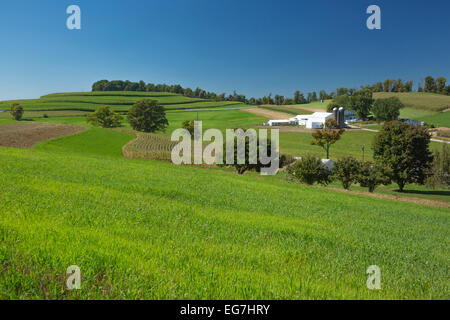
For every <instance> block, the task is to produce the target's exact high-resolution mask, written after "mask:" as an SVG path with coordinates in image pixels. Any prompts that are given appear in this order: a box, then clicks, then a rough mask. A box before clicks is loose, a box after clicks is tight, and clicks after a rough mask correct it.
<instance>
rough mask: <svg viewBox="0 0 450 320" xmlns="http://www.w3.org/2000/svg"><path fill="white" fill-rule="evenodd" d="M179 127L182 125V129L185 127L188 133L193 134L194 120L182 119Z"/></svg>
mask: <svg viewBox="0 0 450 320" xmlns="http://www.w3.org/2000/svg"><path fill="white" fill-rule="evenodd" d="M181 127H182V128H183V129H186V130H187V131H189V133H190V134H191V136H193V135H194V120H191V121H189V120H184V121H183V122H182V123H181Z"/></svg>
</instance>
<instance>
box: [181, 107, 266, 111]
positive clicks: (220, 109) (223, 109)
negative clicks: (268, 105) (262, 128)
mask: <svg viewBox="0 0 450 320" xmlns="http://www.w3.org/2000/svg"><path fill="white" fill-rule="evenodd" d="M254 108H258V107H241V108H214V109H186V110H184V109H183V110H173V112H200V111H228V110H242V109H254Z"/></svg>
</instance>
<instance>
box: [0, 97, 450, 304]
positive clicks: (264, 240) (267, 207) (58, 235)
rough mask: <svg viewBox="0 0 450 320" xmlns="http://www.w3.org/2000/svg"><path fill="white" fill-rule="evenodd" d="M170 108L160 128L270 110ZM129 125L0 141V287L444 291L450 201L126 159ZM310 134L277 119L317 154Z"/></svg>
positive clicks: (57, 291) (297, 294)
mask: <svg viewBox="0 0 450 320" xmlns="http://www.w3.org/2000/svg"><path fill="white" fill-rule="evenodd" d="M109 94H110V93H108V95H107V96H106V97H107V98H108V99H110V97H111V95H109ZM60 96H61V97H62V98H64V97H65V96H64V95H51V97H55V98H58V99H59V98H61V97H60ZM82 97H84V96H82ZM99 97H103V96H102V95H99ZM106 97H105V99H106ZM118 97H121V98H120V99H122V96H121V95H118ZM44 98H45V97H44ZM44 98H43V99H44ZM87 98H88V99H91V98H92V97H91V96H90V95H89V94H87ZM94 98H97V97H94ZM125 98H126V99H128V98H130V97H128V96H127V97H125ZM131 98H136V97H133V96H132V95H131ZM171 99H175V98H173V97H172V98H171ZM177 99H178V98H177ZM77 103H78V102H77ZM196 103H198V102H193V104H196ZM205 103H208V102H205ZM183 105H185V104H184V103H183ZM28 112H30V114H29V116H30V117H29V119H28V120H31V121H45V122H57V123H66V124H76V125H86V122H85V118H84V117H83V116H80V115H79V114H78V115H72V114H70V112H73V111H72V110H68V111H67V110H57V111H49V112H48V113H49V116H50V117H49V118H42V116H41V115H40V112H42V111H28ZM31 112H33V113H31ZM50 112H62V113H61V114H50ZM65 112H69V113H65ZM78 112H80V111H78ZM81 112H83V111H81ZM167 118H168V120H169V123H170V125H169V127H168V128H167V130H166V132H165V133H164V135H165V137H167V136H168V135H170V134H171V132H172V131H173V130H174V129H176V128H179V127H180V126H181V122H182V121H183V120H195V119H197V118H198V119H199V120H202V121H203V129H208V128H218V129H220V130H222V131H224V130H225V129H226V128H237V127H242V128H251V127H255V126H258V125H261V123H262V122H264V121H265V120H266V119H265V118H263V117H261V116H257V115H254V114H251V113H248V112H245V111H239V110H232V111H201V112H180V111H178V112H168V113H167ZM4 123H13V121H11V120H6V119H3V120H2V119H1V118H0V125H1V124H4ZM129 129H130V128H129V126H128V125H125V127H124V128H123V129H119V130H110V129H102V128H92V127H91V128H90V129H89V130H87V131H83V132H81V133H78V134H75V135H71V136H66V137H63V138H58V139H53V140H49V141H45V142H41V143H39V144H38V145H37V146H36V147H35V149H32V150H22V149H13V148H5V147H0V212H1V214H0V268H1V269H2V271H3V272H2V273H1V274H0V299H75V298H77V299H80V298H81V299H143V298H151V299H449V298H450V295H449V281H448V279H449V269H448V263H449V252H448V247H449V238H448V231H449V228H450V216H449V214H450V208H445V207H432V206H425V205H419V204H414V203H406V202H399V201H395V200H388V199H379V198H375V197H368V196H363V195H355V194H348V193H342V192H338V191H335V190H333V189H332V188H328V189H324V188H316V187H307V186H303V185H298V184H292V183H289V182H287V181H286V178H285V175H284V173H283V172H281V173H280V174H278V175H276V176H260V175H259V174H257V173H251V172H250V173H248V174H245V175H244V176H239V175H237V174H235V173H234V171H233V170H232V169H228V168H214V167H211V168H203V167H194V166H175V165H173V164H172V163H170V162H161V161H152V160H141V159H127V158H124V157H123V156H122V147H123V146H124V145H125V144H127V143H128V142H130V141H131V140H133V139H134V138H135V137H134V136H133V135H131V134H128V131H129ZM374 135H375V133H373V132H367V131H351V132H345V133H344V135H343V137H342V139H341V140H340V141H338V142H337V143H336V144H335V145H334V146H332V148H331V150H330V154H331V157H332V158H336V157H341V156H344V155H348V154H351V155H353V156H355V157H357V158H359V159H361V157H362V151H361V147H362V145H363V144H364V145H365V146H366V152H365V159H371V157H372V152H371V148H370V145H371V142H372V140H373V137H374ZM311 139H312V138H311V134H310V133H302V132H281V133H280V143H281V152H284V153H290V154H292V155H294V156H303V155H305V154H314V155H317V156H324V151H323V150H322V149H321V148H320V147H317V146H312V145H310V141H311ZM137 142H139V141H137ZM144 143H146V142H145V141H144ZM440 146H441V144H438V143H432V148H437V147H440ZM331 187H336V188H339V186H338V184H337V183H333V184H332V185H331ZM352 189H353V190H358V191H359V190H365V189H362V188H360V187H358V186H352ZM395 189H396V188H395V186H387V187H379V188H378V189H377V192H379V193H383V194H388V195H396V192H395ZM399 196H405V197H407V196H413V197H422V198H424V199H435V200H441V201H448V191H446V190H441V189H439V190H430V189H425V188H424V187H420V186H415V185H410V186H407V187H406V192H405V194H404V195H399ZM70 265H78V266H80V268H81V274H82V283H81V285H82V289H81V290H79V291H68V290H65V287H64V286H65V272H66V269H67V267H68V266H70ZM370 265H378V266H379V267H380V268H381V272H382V290H379V291H376V290H375V291H372V290H368V289H367V287H366V280H367V275H366V269H367V267H368V266H370Z"/></svg>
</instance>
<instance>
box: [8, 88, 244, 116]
mask: <svg viewBox="0 0 450 320" xmlns="http://www.w3.org/2000/svg"><path fill="white" fill-rule="evenodd" d="M141 99H153V100H157V101H158V102H159V103H160V104H162V105H164V106H165V107H166V109H167V110H185V109H201V108H223V107H231V106H232V107H238V106H243V105H242V104H241V103H239V102H232V101H213V100H206V99H197V98H189V97H185V96H182V95H179V94H173V93H162V92H73V93H55V94H49V95H45V96H42V97H40V98H39V99H30V100H11V101H2V102H0V109H2V108H4V109H7V110H9V107H10V105H11V104H12V103H19V104H20V105H22V106H23V107H24V109H25V117H27V116H28V114H27V111H35V112H36V111H41V112H42V111H83V112H91V111H95V110H96V109H98V108H99V107H101V106H104V105H109V106H111V107H113V109H115V110H116V111H121V112H125V111H127V110H128V109H129V108H130V107H131V106H132V105H133V104H134V103H135V102H136V101H138V100H141Z"/></svg>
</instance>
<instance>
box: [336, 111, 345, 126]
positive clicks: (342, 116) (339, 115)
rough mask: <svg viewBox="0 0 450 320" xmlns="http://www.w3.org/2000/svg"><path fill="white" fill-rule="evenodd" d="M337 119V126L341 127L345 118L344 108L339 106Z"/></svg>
mask: <svg viewBox="0 0 450 320" xmlns="http://www.w3.org/2000/svg"><path fill="white" fill-rule="evenodd" d="M338 119H339V121H338V127H339V128H343V127H344V121H345V119H344V108H343V107H340V108H339V114H338Z"/></svg>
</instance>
